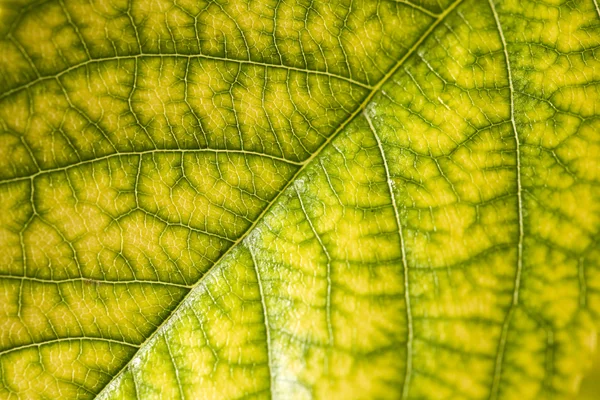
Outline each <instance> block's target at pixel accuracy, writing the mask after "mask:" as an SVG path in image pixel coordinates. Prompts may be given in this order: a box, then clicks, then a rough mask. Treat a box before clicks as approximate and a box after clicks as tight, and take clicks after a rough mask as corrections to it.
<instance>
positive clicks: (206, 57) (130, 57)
mask: <svg viewBox="0 0 600 400" xmlns="http://www.w3.org/2000/svg"><path fill="white" fill-rule="evenodd" d="M143 58H187V59H204V60H211V61H221V62H231V63H237V64H246V65H253V66H259V67H265V68H273V69H283V70H287V71H295V72H301V73H305V74H315V75H322V76H327V77H329V78H334V79H340V80H343V81H346V82H348V83H351V84H353V85H356V86H360V87H362V88H364V89H372V87H371V86H369V85H367V84H365V83H363V82H359V81H356V80H354V79H351V78H348V77H345V76H343V75H337V74H334V73H331V72H327V71H319V70H310V69H303V68H297V67H292V66H288V65H283V64H269V63H262V62H259V61H251V60H236V59H230V58H224V57H217V56H210V55H207V54H176V53H172V54H151V53H139V54H131V55H125V56H114V57H102V58H95V59H92V60H86V61H83V62H80V63H78V64H75V65H71V66H70V67H68V68H65V69H64V70H62V71H60V72H57V73H55V74H52V75H45V76H40V77H39V78H36V79H34V80H32V81H31V82H28V83H26V84H24V85H20V86H17V87H15V88H12V89H10V90H7V91H6V92H4V93H2V94H1V95H0V100H2V99H4V98H6V97H8V96H10V95H12V94H13V93H16V92H20V91H21V90H24V89H27V88H29V87H32V86H34V85H36V84H38V83H39V82H43V81H47V80H52V79H56V78H60V77H61V76H63V75H66V74H68V73H69V72H71V71H74V70H76V69H79V68H81V67H84V66H86V65H89V64H96V63H103V62H110V61H119V60H124V61H127V60H137V59H143Z"/></svg>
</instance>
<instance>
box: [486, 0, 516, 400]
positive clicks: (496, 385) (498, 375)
mask: <svg viewBox="0 0 600 400" xmlns="http://www.w3.org/2000/svg"><path fill="white" fill-rule="evenodd" d="M488 2H489V4H490V8H491V10H492V14H494V20H495V21H496V26H497V28H498V34H499V35H500V40H501V41H502V49H503V52H504V58H505V60H506V72H507V77H508V85H509V93H510V122H511V125H512V129H513V132H514V139H515V150H516V158H517V174H516V175H517V213H518V217H519V241H518V244H517V271H516V273H515V278H514V279H515V283H514V287H513V296H512V302H511V304H510V308H509V310H508V313H507V314H506V316H505V318H504V322H503V323H502V331H501V333H500V340H499V342H498V349H497V354H496V363H495V366H494V375H493V381H492V388H491V390H490V397H489V398H490V400H495V399H497V398H498V391H499V389H500V380H501V379H502V366H503V363H504V355H505V351H506V341H507V337H508V331H509V328H510V322H511V320H512V317H513V315H514V312H515V310H516V307H517V306H518V305H519V289H520V288H521V273H522V270H523V236H524V229H523V190H522V185H521V149H520V142H519V134H518V131H517V124H516V121H515V112H514V111H515V105H514V87H513V78H512V71H511V68H510V59H509V57H508V48H507V46H506V39H505V37H504V32H503V30H502V25H501V24H500V18H499V17H498V13H497V12H496V7H495V6H494V0H488Z"/></svg>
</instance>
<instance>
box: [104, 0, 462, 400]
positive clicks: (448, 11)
mask: <svg viewBox="0 0 600 400" xmlns="http://www.w3.org/2000/svg"><path fill="white" fill-rule="evenodd" d="M462 2H463V0H456V1H455V2H454V3H452V5H450V6H449V7H448V8H447V9H446V10H445V11H444V12H443V13H442V14H440V15H439V17H438V18H437V19H436V20H435V21H434V22H433V23H432V24H431V25H430V26H429V28H428V29H427V30H426V31H425V32H424V33H423V34H422V35H421V37H420V38H419V39H418V40H417V41H416V42H415V43H414V44H413V45H412V47H411V48H410V49H409V50H408V51H407V52H406V54H405V55H404V56H403V57H402V58H400V60H398V62H396V64H395V65H394V66H393V67H392V68H391V69H390V70H389V71H388V72H387V73H386V74H385V75H384V76H383V78H382V79H381V80H380V81H379V82H378V83H377V84H376V85H375V86H373V89H372V90H371V92H370V93H369V95H368V96H367V97H366V98H365V99H364V100H363V102H362V103H361V104H360V105H359V106H358V107H357V108H356V109H355V110H354V111H353V112H352V114H350V116H349V117H348V118H346V120H345V121H344V122H342V123H341V124H340V125H339V126H338V128H337V129H336V130H335V131H334V132H333V133H332V134H331V135H330V136H329V137H328V138H327V140H325V142H323V144H321V146H320V147H319V148H318V149H317V150H316V151H315V152H314V153H313V154H312V155H311V156H310V157H309V158H308V159H306V160H305V161H304V162H303V165H302V166H301V167H300V168H298V170H297V171H296V173H295V174H294V175H293V176H292V177H291V178H290V180H289V181H288V183H287V184H286V185H285V186H284V187H283V188H282V189H281V190H280V191H279V193H277V195H276V196H275V197H274V198H273V200H271V202H270V203H269V204H268V205H267V207H265V208H264V209H263V211H262V212H261V213H260V214H259V215H258V217H257V218H256V220H255V221H254V223H253V224H252V225H251V226H250V227H249V228H248V229H247V230H246V231H245V232H244V233H243V234H242V235H241V236H240V237H239V238H238V239H237V240H236V241H235V242H234V243H233V244H232V246H231V247H230V248H229V249H227V250H226V251H225V252H224V253H223V254H222V255H221V256H220V257H219V258H218V259H217V260H216V261H215V262H214V264H213V266H212V267H211V268H210V269H209V270H208V271H206V273H205V274H204V275H203V276H202V277H201V278H200V279H198V281H197V282H196V283H195V284H194V285H193V286H192V287H191V289H190V291H189V292H188V293H187V294H186V295H185V296H184V297H183V299H182V300H181V301H180V302H179V304H178V305H177V306H176V307H175V308H174V309H173V311H171V313H170V314H169V315H168V316H167V317H166V318H165V319H164V321H163V322H162V323H161V324H160V325H159V326H158V327H157V328H156V329H155V330H154V332H152V333H151V334H150V335H149V336H148V337H147V338H146V340H144V342H142V343H141V344H140V346H139V349H138V350H137V351H136V352H135V354H134V355H133V356H132V357H131V359H130V360H129V361H128V362H127V363H126V364H125V365H124V366H123V367H122V368H121V370H119V372H117V373H116V374H115V376H114V377H113V378H112V379H111V380H110V381H109V382H108V383H107V384H106V385H105V386H104V388H103V389H102V390H101V391H100V392H99V393H98V395H97V396H96V398H99V397H100V396H101V395H102V394H103V393H104V391H105V390H106V389H107V388H109V387H110V386H112V383H113V382H115V381H116V380H117V379H118V378H119V377H120V376H121V375H122V374H123V372H124V371H125V370H126V369H127V368H128V367H129V365H130V364H131V362H132V361H133V360H134V359H135V358H136V356H137V355H138V354H139V353H140V351H143V350H144V348H145V346H146V344H148V343H149V342H150V341H151V340H152V339H153V338H154V337H155V336H156V334H157V333H160V332H161V330H162V328H163V327H164V326H165V325H167V324H168V322H169V321H170V320H171V318H172V317H173V316H174V315H175V314H176V313H177V312H178V311H179V310H180V309H181V308H182V306H183V305H184V304H185V303H186V300H187V299H188V298H190V296H191V294H192V292H194V291H195V290H196V289H197V288H198V287H200V286H201V285H202V283H203V282H204V280H205V279H206V277H208V276H209V275H210V273H211V272H212V271H213V270H214V269H215V267H216V266H217V265H218V264H219V262H220V261H221V260H222V259H224V258H225V257H226V256H227V255H228V254H229V253H230V252H231V251H233V249H235V248H236V247H237V246H238V245H239V244H240V243H242V242H243V241H244V240H245V239H246V237H248V235H249V233H250V232H252V231H253V229H254V228H255V227H256V226H257V225H258V223H260V221H262V219H263V217H264V216H265V215H266V214H267V213H268V212H269V211H270V210H271V208H272V207H273V205H274V204H276V203H277V200H278V199H279V198H280V197H281V196H282V194H283V193H285V192H286V191H287V189H288V188H289V187H290V186H291V185H292V184H293V183H294V182H295V181H296V179H297V178H298V176H300V174H301V173H302V172H303V171H304V170H305V169H306V168H307V166H308V165H310V164H311V163H312V161H313V160H315V159H316V158H317V157H318V156H319V155H320V154H321V152H322V151H323V149H325V148H326V147H327V146H328V145H329V144H330V143H331V142H332V141H333V140H334V139H335V138H336V137H337V136H338V135H339V134H340V132H342V131H343V130H344V129H345V128H346V126H348V125H349V124H350V123H351V122H352V121H353V120H354V118H356V117H357V116H358V115H360V113H361V112H362V111H363V110H364V109H365V107H366V106H367V104H369V102H370V101H371V100H372V99H373V97H374V96H375V94H377V92H379V90H380V89H381V87H382V86H383V85H384V84H385V83H386V82H387V81H388V80H389V79H390V78H391V77H392V76H393V75H394V74H395V73H396V72H397V71H398V69H399V68H400V67H401V66H402V65H403V64H404V63H405V62H406V60H407V59H408V58H410V56H412V55H413V54H414V53H415V51H416V50H417V49H418V48H419V47H420V46H421V44H422V43H423V42H424V41H425V40H426V39H427V38H428V37H429V35H430V34H431V33H432V32H433V31H434V30H435V29H436V28H437V27H438V26H439V25H440V23H441V22H442V21H444V20H445V19H446V17H447V16H448V15H450V14H451V13H452V11H454V10H455V9H456V7H457V6H458V5H459V4H460V3H462ZM271 378H272V377H271Z"/></svg>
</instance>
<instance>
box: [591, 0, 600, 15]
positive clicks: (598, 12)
mask: <svg viewBox="0 0 600 400" xmlns="http://www.w3.org/2000/svg"><path fill="white" fill-rule="evenodd" d="M592 3H594V6H595V7H596V13H597V14H598V18H600V7H599V6H598V2H597V1H596V0H592Z"/></svg>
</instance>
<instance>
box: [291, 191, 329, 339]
mask: <svg viewBox="0 0 600 400" xmlns="http://www.w3.org/2000/svg"><path fill="white" fill-rule="evenodd" d="M296 194H297V195H298V200H300V208H302V212H303V213H304V216H305V217H306V221H307V222H308V225H309V226H310V229H311V230H312V232H313V235H315V238H316V239H317V241H318V242H319V245H321V248H322V249H323V253H325V257H327V299H326V313H327V333H328V335H329V345H330V346H333V326H332V325H331V256H330V255H329V251H327V247H325V244H324V243H323V241H322V240H321V236H320V235H319V234H318V233H317V230H316V229H315V226H314V225H313V223H312V221H311V219H310V217H309V216H308V213H307V212H306V207H304V201H302V196H300V192H298V189H296Z"/></svg>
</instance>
